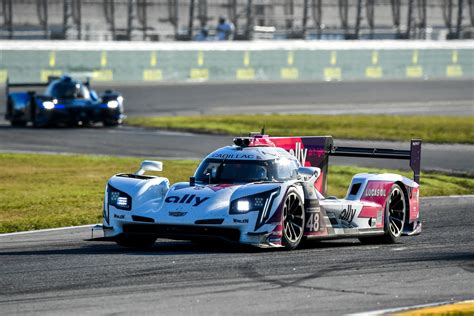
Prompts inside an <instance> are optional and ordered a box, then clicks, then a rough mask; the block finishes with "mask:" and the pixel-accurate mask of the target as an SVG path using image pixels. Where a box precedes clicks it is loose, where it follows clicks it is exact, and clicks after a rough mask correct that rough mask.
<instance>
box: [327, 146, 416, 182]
mask: <svg viewBox="0 0 474 316" xmlns="http://www.w3.org/2000/svg"><path fill="white" fill-rule="evenodd" d="M329 155H330V156H343V157H359V158H381V159H401V160H410V168H411V169H412V170H413V181H415V182H416V183H420V169H421V168H420V165H421V139H412V140H411V144H410V150H398V149H386V148H365V147H340V146H332V147H331V150H330V152H329Z"/></svg>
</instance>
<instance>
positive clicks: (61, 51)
mask: <svg viewBox="0 0 474 316" xmlns="http://www.w3.org/2000/svg"><path fill="white" fill-rule="evenodd" d="M0 47H1V51H0V82H3V81H5V80H6V78H7V76H8V77H9V79H10V81H12V82H30V81H38V80H40V81H46V80H47V77H48V76H50V75H61V74H65V73H68V74H71V75H79V76H90V77H92V80H94V81H120V82H160V81H175V82H176V81H178V82H180V81H239V80H246V81H248V80H250V81H251V80H316V81H323V80H326V81H329V80H367V79H373V80H383V79H401V80H403V79H438V78H474V41H450V42H429V41H333V42H329V41H328V42H324V41H314V42H313V41H281V42H280V41H268V42H264V41H262V42H201V43H199V42H188V43H183V42H180V43H176V42H168V43H148V42H143V43H140V42H70V41H60V42H55V41H45V42H43V41H38V42H33V41H3V42H2V41H0Z"/></svg>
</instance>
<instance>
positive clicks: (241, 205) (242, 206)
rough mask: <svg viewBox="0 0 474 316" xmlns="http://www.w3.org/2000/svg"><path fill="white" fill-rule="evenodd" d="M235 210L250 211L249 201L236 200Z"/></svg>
mask: <svg viewBox="0 0 474 316" xmlns="http://www.w3.org/2000/svg"><path fill="white" fill-rule="evenodd" d="M237 211H238V212H248V211H250V202H249V201H247V200H239V201H237Z"/></svg>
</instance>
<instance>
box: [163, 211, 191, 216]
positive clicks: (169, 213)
mask: <svg viewBox="0 0 474 316" xmlns="http://www.w3.org/2000/svg"><path fill="white" fill-rule="evenodd" d="M186 214H188V212H180V211H175V212H168V215H169V216H174V217H181V216H184V215H186Z"/></svg>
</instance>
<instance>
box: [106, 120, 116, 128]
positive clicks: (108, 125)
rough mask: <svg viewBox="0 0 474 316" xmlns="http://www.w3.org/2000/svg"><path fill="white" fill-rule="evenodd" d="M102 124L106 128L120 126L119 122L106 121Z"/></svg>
mask: <svg viewBox="0 0 474 316" xmlns="http://www.w3.org/2000/svg"><path fill="white" fill-rule="evenodd" d="M102 124H103V125H104V126H106V127H115V126H119V125H120V121H119V120H105V121H103V122H102Z"/></svg>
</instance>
